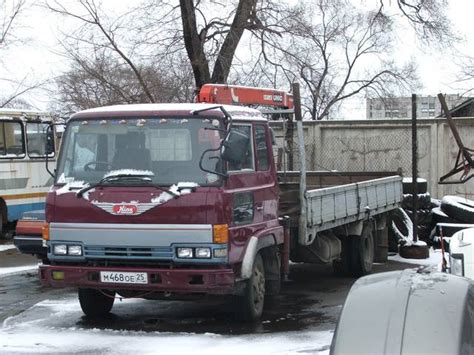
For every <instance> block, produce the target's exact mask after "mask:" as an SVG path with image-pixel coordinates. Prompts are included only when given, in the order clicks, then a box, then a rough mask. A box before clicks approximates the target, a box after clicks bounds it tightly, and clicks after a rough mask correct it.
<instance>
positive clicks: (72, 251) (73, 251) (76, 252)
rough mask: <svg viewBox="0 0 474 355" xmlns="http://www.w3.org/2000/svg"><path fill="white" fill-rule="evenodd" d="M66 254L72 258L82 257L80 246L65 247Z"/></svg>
mask: <svg viewBox="0 0 474 355" xmlns="http://www.w3.org/2000/svg"><path fill="white" fill-rule="evenodd" d="M67 253H68V254H69V255H72V256H81V255H82V246H80V245H69V246H68V247H67Z"/></svg>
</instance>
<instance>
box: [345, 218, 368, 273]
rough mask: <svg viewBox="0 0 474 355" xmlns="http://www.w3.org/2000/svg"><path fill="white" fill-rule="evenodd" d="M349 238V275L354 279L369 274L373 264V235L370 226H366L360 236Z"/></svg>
mask: <svg viewBox="0 0 474 355" xmlns="http://www.w3.org/2000/svg"><path fill="white" fill-rule="evenodd" d="M349 238H350V243H351V245H350V246H351V248H350V255H351V257H350V270H351V274H352V275H353V276H356V277H359V276H363V275H367V274H369V273H370V272H371V271H372V266H373V264H374V233H373V229H372V226H371V225H370V224H366V225H365V226H364V228H363V229H362V233H361V235H360V236H358V235H354V236H351V237H349Z"/></svg>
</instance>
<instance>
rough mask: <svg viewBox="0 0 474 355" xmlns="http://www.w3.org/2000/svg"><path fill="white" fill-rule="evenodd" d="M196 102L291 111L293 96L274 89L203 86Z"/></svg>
mask: <svg viewBox="0 0 474 355" xmlns="http://www.w3.org/2000/svg"><path fill="white" fill-rule="evenodd" d="M197 102H206V103H216V104H229V105H262V106H272V107H279V108H282V109H292V108H293V95H291V94H289V93H287V92H285V91H282V90H276V89H266V88H254V87H247V86H237V85H226V84H205V85H203V86H202V88H201V90H200V91H199V94H198V97H197Z"/></svg>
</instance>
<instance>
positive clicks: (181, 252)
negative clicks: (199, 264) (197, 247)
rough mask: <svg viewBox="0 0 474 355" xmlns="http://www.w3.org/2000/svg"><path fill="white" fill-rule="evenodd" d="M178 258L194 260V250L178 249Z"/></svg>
mask: <svg viewBox="0 0 474 355" xmlns="http://www.w3.org/2000/svg"><path fill="white" fill-rule="evenodd" d="M176 254H177V255H178V258H192V257H193V248H178V250H177V251H176Z"/></svg>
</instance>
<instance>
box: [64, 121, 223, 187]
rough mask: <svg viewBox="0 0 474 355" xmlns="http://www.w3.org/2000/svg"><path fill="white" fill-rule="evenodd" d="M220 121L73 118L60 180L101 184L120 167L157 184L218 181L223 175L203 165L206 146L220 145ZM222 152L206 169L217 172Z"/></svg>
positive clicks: (213, 155) (206, 163)
mask: <svg viewBox="0 0 474 355" xmlns="http://www.w3.org/2000/svg"><path fill="white" fill-rule="evenodd" d="M220 125H221V123H220V122H219V121H218V120H216V119H215V118H214V119H208V118H203V117H202V116H200V117H196V118H193V117H191V118H189V117H188V118H179V117H178V118H163V117H153V118H150V117H147V118H117V119H104V120H99V119H91V120H83V121H80V120H77V121H75V120H74V121H70V122H69V124H68V127H67V129H66V132H65V137H64V144H63V146H62V148H61V152H60V158H59V162H58V169H57V174H56V183H57V184H64V183H69V182H73V181H83V182H84V183H97V182H98V181H100V180H101V179H102V178H104V176H106V175H110V174H111V173H112V174H113V173H114V172H117V173H120V171H126V172H128V173H130V171H131V172H132V173H133V172H136V173H137V174H144V175H147V176H150V178H151V179H152V181H151V182H152V183H153V184H157V185H162V186H170V185H172V184H175V183H178V182H194V183H197V184H199V185H200V186H210V185H218V184H220V183H221V179H220V178H219V176H218V175H216V174H212V173H207V172H204V171H202V170H201V169H200V168H199V160H200V158H201V156H202V154H203V152H204V151H205V150H207V149H216V148H218V147H219V144H220V141H221V139H222V136H223V133H222V132H221V131H220V130H217V129H216V128H222V127H221V126H220ZM218 164H220V163H219V159H218V152H217V151H215V152H212V153H210V154H206V155H205V158H204V159H203V167H204V168H205V169H207V170H211V171H215V169H216V166H218Z"/></svg>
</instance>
